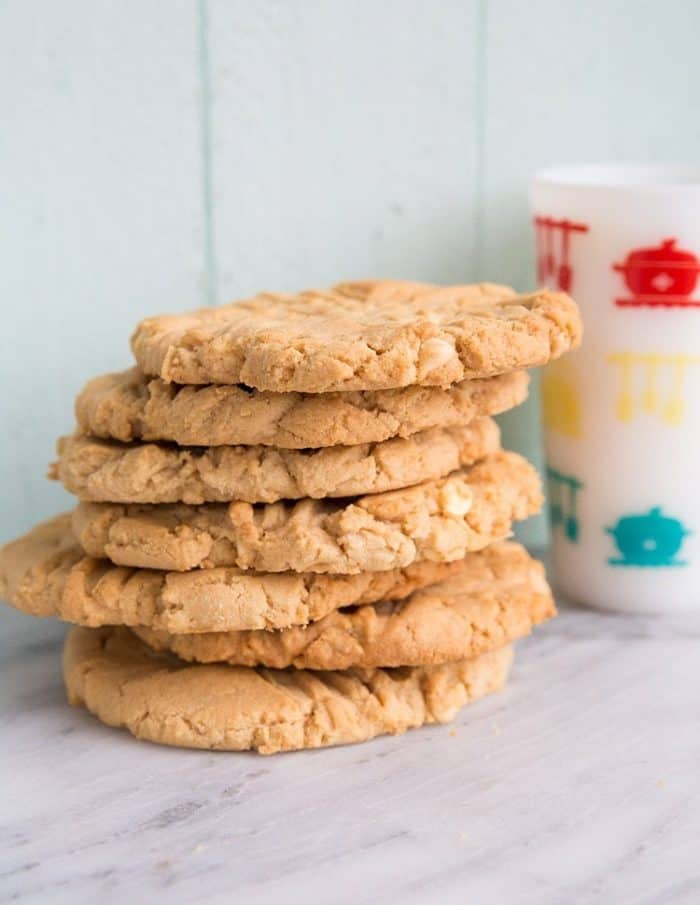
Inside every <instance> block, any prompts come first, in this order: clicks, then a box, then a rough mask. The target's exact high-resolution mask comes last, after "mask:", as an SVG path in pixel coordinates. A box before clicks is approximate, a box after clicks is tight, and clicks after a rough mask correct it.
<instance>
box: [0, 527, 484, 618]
mask: <svg viewBox="0 0 700 905" xmlns="http://www.w3.org/2000/svg"><path fill="white" fill-rule="evenodd" d="M70 519H71V517H70V514H65V515H59V516H56V517H55V518H52V519H50V520H48V521H46V522H43V523H42V524H40V525H37V526H36V527H35V528H33V529H32V530H31V531H30V532H29V533H28V534H25V535H24V536H23V537H20V538H18V539H17V540H15V541H12V542H11V543H9V544H7V545H6V546H4V547H3V548H2V549H0V596H2V598H3V600H5V601H6V602H7V603H9V604H11V605H12V606H14V607H16V608H17V609H18V610H22V611H23V612H25V613H30V614H32V615H34V616H57V617H58V618H59V619H64V620H66V621H67V622H75V623H78V624H79V625H86V626H102V625H130V626H138V625H143V626H149V627H150V628H152V629H154V630H157V631H164V632H168V633H171V634H176V633H179V632H187V633H191V632H231V631H241V630H251V629H252V630H255V629H265V630H269V629H282V628H287V627H289V626H293V625H306V623H307V622H311V621H313V620H317V619H321V618H322V617H323V616H325V615H326V614H327V613H330V612H332V611H333V610H334V609H338V608H339V607H347V606H355V605H361V604H365V603H373V602H375V601H380V600H387V599H391V600H400V599H402V598H404V597H407V596H408V595H409V594H411V593H412V592H413V591H415V590H416V589H418V588H422V587H425V586H427V585H430V584H433V583H434V582H436V581H441V580H443V579H445V578H447V577H450V576H458V575H460V574H462V573H463V572H464V571H465V568H466V563H465V561H464V560H462V561H461V562H460V561H457V562H453V563H431V562H422V563H414V564H412V565H410V566H408V567H406V568H405V569H392V570H389V571H387V572H367V573H364V574H360V575H297V574H294V573H291V572H282V573H276V574H266V573H256V572H243V571H241V570H240V569H235V568H220V569H208V570H197V571H195V572H159V571H155V570H151V569H130V568H126V567H124V566H115V565H112V563H110V562H109V560H104V559H93V558H92V557H89V556H85V554H84V552H83V550H82V548H81V547H80V546H79V545H78V544H77V543H76V541H75V538H74V537H73V535H72V533H71V530H70Z"/></svg>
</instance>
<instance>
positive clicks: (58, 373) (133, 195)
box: [0, 0, 205, 538]
mask: <svg viewBox="0 0 700 905" xmlns="http://www.w3.org/2000/svg"><path fill="white" fill-rule="evenodd" d="M1 16H2V24H1V26H0V110H2V111H3V112H2V137H1V138H0V155H1V158H2V161H1V166H0V171H1V175H0V179H2V181H3V186H2V204H1V205H0V232H1V234H2V251H1V252H0V258H1V264H0V285H1V295H0V297H1V298H2V306H3V329H2V340H1V344H2V345H1V349H2V351H1V353H0V380H1V381H2V386H3V441H2V444H1V445H0V483H1V486H2V487H3V506H2V516H1V521H0V532H1V535H2V537H3V538H5V537H9V536H11V535H13V534H15V533H17V532H18V531H20V530H22V529H24V528H26V527H28V526H29V525H30V524H31V523H32V522H34V521H36V520H37V519H38V518H40V517H43V516H45V515H47V514H49V513H50V512H52V511H55V510H57V509H58V508H60V507H61V506H65V507H67V506H68V505H69V504H70V499H69V498H68V497H67V495H65V494H63V492H62V491H60V490H59V489H58V488H57V487H56V486H55V485H51V484H49V483H48V482H46V481H44V480H43V476H44V473H45V471H46V466H47V463H48V462H49V461H50V459H51V457H52V455H53V447H54V439H55V437H56V436H57V435H58V434H60V433H67V432H70V430H71V429H72V425H73V415H72V399H73V396H74V395H75V393H76V392H77V390H78V389H79V388H80V386H81V385H82V383H83V382H84V381H85V380H86V379H87V378H88V377H90V376H92V375H93V374H95V373H98V372H100V371H105V370H110V369H116V368H119V367H124V366H125V365H127V364H128V363H129V362H130V360H131V359H130V354H129V348H128V337H129V334H130V332H131V329H132V328H133V326H134V323H135V322H136V320H137V319H138V318H140V317H142V316H143V315H145V314H147V313H149V312H155V311H157V310H159V309H160V310H163V309H165V310H168V309H170V310H173V309H178V308H186V307H191V306H193V305H197V304H203V303H204V301H205V298H204V294H203V286H204V282H205V280H204V256H203V248H204V243H203V234H204V212H203V204H202V148H201V144H200V137H201V136H200V109H199V101H200V69H199V43H198V31H197V26H198V20H197V6H196V2H195V0H174V2H168V3H161V2H159V0H126V2H124V0H100V2H98V3H95V2H93V0H71V3H70V4H68V5H66V4H61V3H56V4H54V3H44V2H40V0H8V2H5V3H4V4H3V6H2V12H1Z"/></svg>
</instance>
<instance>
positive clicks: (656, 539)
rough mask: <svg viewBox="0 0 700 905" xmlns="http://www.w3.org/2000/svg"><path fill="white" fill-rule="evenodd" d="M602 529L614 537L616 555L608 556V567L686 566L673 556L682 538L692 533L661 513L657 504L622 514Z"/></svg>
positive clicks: (680, 523) (680, 545) (681, 544)
mask: <svg viewBox="0 0 700 905" xmlns="http://www.w3.org/2000/svg"><path fill="white" fill-rule="evenodd" d="M605 530H606V531H607V532H608V534H610V535H611V536H612V537H613V538H614V540H615V544H616V546H617V549H618V550H619V552H620V555H619V556H611V557H610V558H609V559H608V563H609V564H610V565H611V566H639V567H646V568H659V567H665V566H685V565H687V563H686V562H685V561H684V560H680V559H677V558H676V557H677V555H678V554H679V552H680V549H681V547H682V546H683V541H684V540H685V538H686V537H687V536H688V535H689V534H691V533H692V532H690V531H688V530H687V529H686V528H685V527H684V525H683V523H682V522H681V521H680V520H679V519H677V518H672V517H671V516H668V515H664V514H663V513H662V511H661V507H660V506H654V507H652V508H651V509H650V510H649V511H648V512H645V513H641V514H639V515H636V514H635V515H625V516H622V517H621V518H620V519H618V521H617V522H616V523H615V525H612V526H610V527H607V528H606V529H605Z"/></svg>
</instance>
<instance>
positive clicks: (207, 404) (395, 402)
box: [75, 368, 528, 449]
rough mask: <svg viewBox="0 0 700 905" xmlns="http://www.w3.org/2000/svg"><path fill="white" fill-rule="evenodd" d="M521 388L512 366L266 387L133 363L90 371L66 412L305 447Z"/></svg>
mask: <svg viewBox="0 0 700 905" xmlns="http://www.w3.org/2000/svg"><path fill="white" fill-rule="evenodd" d="M527 388H528V375H527V373H526V372H525V371H514V372H512V373H509V374H501V375H499V376H497V377H492V378H489V379H486V380H464V381H462V382H461V383H458V384H455V385H454V386H451V387H448V388H447V389H442V388H440V387H417V386H412V387H405V388H402V389H397V390H374V391H372V390H369V391H367V392H361V391H356V392H352V393H273V392H265V391H260V390H256V389H254V388H252V387H241V386H226V385H215V386H211V385H209V386H181V385H179V384H173V383H166V382H165V381H164V380H161V379H160V378H157V377H154V378H147V377H144V376H143V375H142V374H141V373H140V372H139V370H138V369H137V368H132V369H131V370H129V371H122V372H120V373H116V374H102V375H101V376H99V377H95V378H94V379H93V380H91V381H90V382H89V383H88V384H87V385H86V386H85V387H84V389H83V390H82V391H81V393H80V394H79V395H78V398H77V399H76V402H75V414H76V418H77V421H78V427H79V428H80V431H81V432H82V433H83V434H90V435H92V436H95V437H101V438H102V439H105V440H109V439H112V440H120V441H122V442H123V443H128V442H131V441H133V440H147V441H152V440H155V441H158V440H160V441H170V442H173V443H177V444H179V445H180V446H236V445H250V446H252V445H256V444H261V445H264V446H275V447H277V448H278V449H314V448H318V447H321V446H356V445H358V444H360V443H380V442H381V441H382V440H389V439H391V438H392V437H410V436H411V435H412V434H416V433H419V432H420V431H424V430H428V429H429V428H431V427H453V426H456V425H460V424H467V423H468V422H469V421H472V420H473V419H474V418H477V417H480V416H483V415H497V414H499V413H500V412H505V411H507V410H508V409H511V408H513V407H514V406H516V405H520V403H521V402H524V400H525V399H526V397H527Z"/></svg>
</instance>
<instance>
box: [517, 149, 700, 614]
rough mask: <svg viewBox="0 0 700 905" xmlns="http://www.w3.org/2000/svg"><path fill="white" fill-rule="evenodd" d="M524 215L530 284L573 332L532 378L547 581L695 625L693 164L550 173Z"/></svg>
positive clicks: (697, 466)
mask: <svg viewBox="0 0 700 905" xmlns="http://www.w3.org/2000/svg"><path fill="white" fill-rule="evenodd" d="M532 206H533V218H534V225H535V237H536V245H537V273H538V281H539V282H540V284H544V285H548V286H550V287H552V288H560V289H564V290H566V291H567V292H569V293H570V294H571V295H572V296H573V297H574V298H575V299H576V301H577V302H578V303H579V306H580V308H581V311H582V314H583V321H584V341H583V346H582V347H581V349H580V350H579V351H577V352H576V353H574V354H573V355H571V356H569V357H568V358H564V359H563V360H562V361H561V362H555V363H554V364H552V365H550V366H549V367H548V368H547V369H545V372H544V374H543V378H542V412H543V423H544V427H545V448H546V458H547V477H548V490H549V494H548V497H549V507H550V521H551V537H552V568H553V577H554V583H555V585H556V586H557V588H558V589H559V590H560V591H561V592H562V593H563V594H564V595H565V596H566V597H568V598H570V599H572V600H574V601H577V602H580V603H583V604H587V605H589V606H593V607H598V608H601V609H609V610H619V611H626V612H640V613H674V612H679V611H687V610H696V611H697V612H700V279H699V276H700V165H698V166H642V165H611V166H578V167H561V168H556V169H551V170H547V171H543V172H540V173H538V174H536V176H535V178H534V183H533V186H532Z"/></svg>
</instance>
